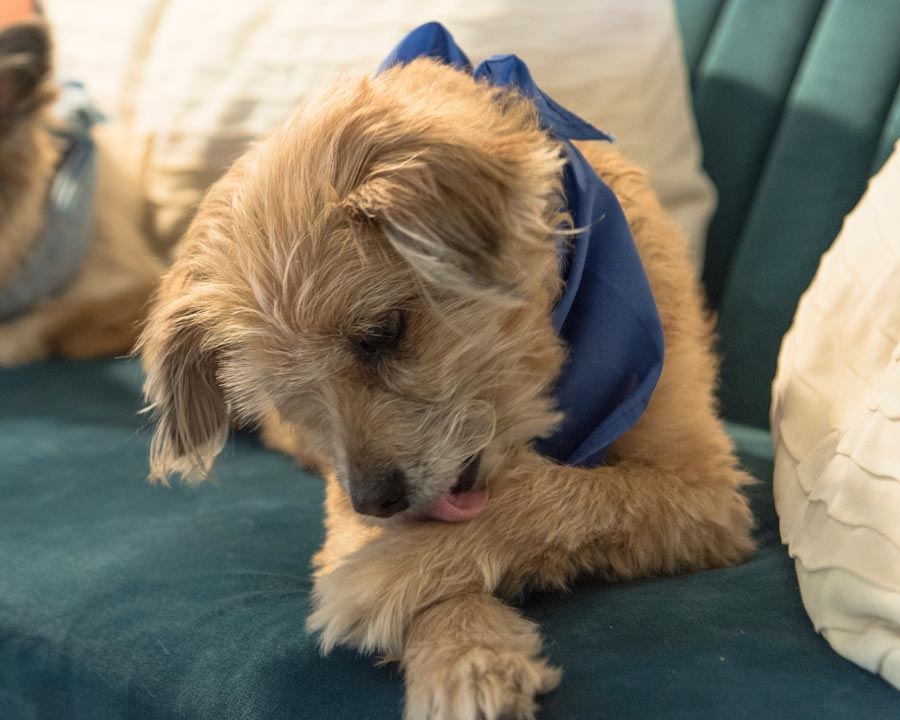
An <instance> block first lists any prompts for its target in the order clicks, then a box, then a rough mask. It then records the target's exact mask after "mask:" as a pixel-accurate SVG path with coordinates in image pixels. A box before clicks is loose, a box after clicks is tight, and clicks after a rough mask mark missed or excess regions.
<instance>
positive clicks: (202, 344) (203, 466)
mask: <svg viewBox="0 0 900 720" xmlns="http://www.w3.org/2000/svg"><path fill="white" fill-rule="evenodd" d="M195 305H196V298H195V297H194V296H193V295H192V293H191V291H190V288H189V287H188V283H187V282H186V281H185V279H184V275H183V274H179V272H178V268H177V267H176V268H175V269H174V270H173V272H172V273H171V274H170V275H169V276H167V277H166V279H165V280H164V281H163V285H162V287H161V288H160V291H159V294H158V296H157V299H156V301H155V305H154V307H153V309H152V310H151V312H150V315H149V317H148V320H147V324H146V326H145V328H144V332H143V334H142V336H141V339H140V341H139V343H138V348H137V349H138V352H140V354H141V358H142V361H143V365H144V369H145V371H146V373H147V379H146V381H145V383H144V396H145V397H146V399H147V401H148V406H147V409H148V410H149V411H150V412H151V413H152V416H153V419H154V422H155V424H156V427H155V429H154V435H153V440H152V442H151V445H150V480H151V481H157V480H158V481H161V482H163V483H167V482H168V478H169V475H171V474H172V473H180V474H181V475H182V477H183V478H184V479H185V480H187V481H188V482H191V481H199V480H203V479H205V478H206V477H207V475H208V473H209V469H210V467H211V466H212V463H213V460H214V459H215V457H216V455H218V453H219V451H220V450H221V449H222V447H223V445H224V444H225V440H226V439H227V436H228V408H227V405H226V402H225V398H224V396H223V394H222V390H221V388H220V387H219V383H218V379H217V377H216V374H217V370H218V364H219V363H218V353H217V350H216V348H215V347H213V346H212V345H211V344H210V343H209V340H208V336H207V333H206V331H205V330H204V329H203V327H202V324H201V322H200V316H199V313H198V309H197V308H196V306H195Z"/></svg>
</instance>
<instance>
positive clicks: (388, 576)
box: [306, 528, 484, 655]
mask: <svg viewBox="0 0 900 720" xmlns="http://www.w3.org/2000/svg"><path fill="white" fill-rule="evenodd" d="M434 532H435V531H434V530H431V529H429V528H425V529H423V530H422V531H421V532H417V531H414V530H408V531H405V532H404V534H403V535H402V536H401V535H393V536H389V537H382V538H378V539H376V540H374V541H372V542H371V543H369V544H368V545H366V546H365V547H363V548H361V549H359V550H357V551H356V552H354V553H352V554H351V555H349V556H348V557H347V558H346V559H345V560H344V561H343V562H342V563H341V564H340V565H338V566H337V567H336V568H334V569H333V570H332V571H331V572H328V573H323V574H321V575H319V576H318V577H317V578H316V582H315V585H314V587H313V604H314V609H313V612H312V613H311V614H310V616H309V618H308V619H307V622H306V626H307V629H308V630H309V631H310V632H314V633H318V634H319V645H320V647H321V649H322V652H324V653H328V652H329V651H330V650H331V649H332V648H333V647H334V646H335V645H339V644H340V645H348V646H350V647H354V648H356V649H358V650H360V651H362V652H367V653H368V652H380V653H384V654H387V655H395V654H398V653H400V652H401V650H402V647H403V639H404V633H405V631H406V628H407V626H408V624H409V622H410V621H411V620H412V618H413V617H415V615H416V614H417V613H418V612H419V611H420V610H422V609H423V608H425V607H428V606H429V605H432V604H434V603H435V602H438V601H440V600H442V599H443V598H445V597H448V596H450V595H454V594H458V593H460V592H465V591H469V590H471V589H474V588H477V587H479V585H483V584H484V579H483V578H482V577H480V576H479V575H478V573H477V571H476V570H475V569H474V567H473V566H472V565H471V564H466V563H460V562H457V561H456V560H457V558H456V556H454V555H453V554H452V553H451V552H448V551H447V549H446V548H445V547H444V548H443V551H442V552H436V551H435V550H436V549H438V550H440V549H441V548H440V547H438V548H436V547H435V546H436V545H437V546H442V544H443V541H442V540H441V539H440V538H435V536H434Z"/></svg>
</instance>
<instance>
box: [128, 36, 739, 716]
mask: <svg viewBox="0 0 900 720" xmlns="http://www.w3.org/2000/svg"><path fill="white" fill-rule="evenodd" d="M445 39H446V38H445ZM447 41H448V42H449V40H447ZM460 62H461V63H462V62H463V61H460ZM545 104H547V103H546V102H545ZM578 146H579V149H580V152H581V153H582V154H583V157H584V158H586V159H587V161H588V162H589V163H590V165H591V166H592V167H593V168H594V169H595V170H596V173H598V174H599V176H600V177H601V178H602V180H603V181H604V182H605V183H606V184H607V185H608V186H609V187H610V188H611V189H612V190H613V191H614V193H615V196H616V197H617V198H618V202H619V203H620V204H621V208H622V209H623V210H624V217H625V218H627V223H628V226H630V230H631V233H632V234H633V238H634V243H633V246H636V248H637V252H638V253H639V260H640V262H641V263H642V264H643V271H644V272H645V273H646V278H647V280H648V281H649V288H650V289H652V297H653V298H655V304H656V307H657V308H658V323H659V327H660V328H661V331H662V337H664V339H665V362H664V364H663V365H662V369H661V373H660V374H659V376H658V380H657V381H656V383H655V389H654V390H653V392H652V395H651V396H650V397H649V400H648V404H647V406H646V409H645V410H644V412H643V414H641V415H640V417H639V419H636V421H635V422H634V423H633V426H632V427H630V429H628V430H627V431H625V432H624V434H622V435H621V436H620V437H618V438H617V439H615V441H614V442H612V443H611V444H610V446H609V447H608V449H605V450H604V454H603V460H602V462H600V463H594V464H589V465H579V464H567V463H563V462H559V461H558V460H556V459H554V458H553V457H550V456H548V455H547V454H545V453H543V452H540V451H539V447H540V442H541V440H540V439H541V438H547V437H549V436H552V434H553V433H554V429H555V428H558V427H563V428H564V427H565V419H564V418H562V417H561V413H560V412H559V408H558V407H557V405H556V402H555V400H554V388H555V387H556V384H557V382H558V381H559V378H560V377H561V375H562V374H564V373H565V372H566V364H565V363H566V362H567V350H568V349H567V347H566V345H565V343H564V342H563V340H562V339H561V335H560V333H559V332H558V331H557V329H556V328H555V327H554V322H553V313H554V307H555V305H556V304H557V302H558V300H559V298H560V296H561V294H562V293H563V292H564V291H565V288H564V287H563V283H562V281H561V279H560V267H559V255H558V253H559V248H560V247H561V246H563V245H565V243H566V241H567V238H570V237H571V234H572V233H574V232H577V231H578V228H575V227H569V229H568V230H566V217H565V215H566V213H565V210H564V209H563V210H561V209H560V202H561V196H562V194H563V175H564V172H565V170H564V165H565V149H564V148H563V145H562V143H561V141H560V139H559V138H558V137H556V136H554V135H553V134H552V133H549V132H547V131H546V130H545V129H544V128H543V127H542V126H541V123H540V117H539V114H538V112H536V100H535V98H533V97H528V96H526V95H523V94H521V93H517V92H514V91H508V92H507V91H500V90H498V89H497V87H495V86H493V85H492V84H490V83H489V82H484V81H477V80H475V79H474V78H473V77H472V74H471V73H469V72H465V71H462V70H461V69H460V68H459V66H456V67H454V66H453V63H450V64H448V63H444V62H442V61H440V60H436V59H434V58H420V59H413V60H411V61H409V62H403V63H398V64H396V65H394V66H392V67H389V68H387V69H385V70H384V72H382V73H380V74H379V75H378V76H376V77H375V78H373V79H352V78H351V79H344V80H341V81H338V82H336V83H335V84H334V85H332V86H330V87H328V88H326V89H325V90H324V91H322V92H321V93H320V94H318V95H316V96H314V97H311V98H309V99H308V100H307V101H305V102H304V103H303V104H302V106H301V107H300V109H299V110H298V111H297V112H296V114H295V115H294V116H293V117H292V118H290V119H289V120H288V121H287V122H286V123H285V124H284V125H283V126H282V127H281V128H279V129H278V130H276V131H275V132H274V133H273V134H272V135H271V136H269V137H268V138H266V139H264V140H263V141H261V142H259V143H258V144H257V145H256V146H255V147H253V148H252V149H250V150H249V151H248V152H247V153H246V154H245V155H244V156H243V157H241V158H240V159H239V160H238V161H237V162H236V163H235V164H234V165H233V167H232V168H231V169H230V171H229V172H228V173H227V174H226V175H225V176H224V177H223V178H222V179H221V180H220V181H219V182H218V183H217V184H216V185H215V186H214V187H213V188H212V189H211V190H210V192H209V193H208V195H207V197H206V198H205V200H204V201H203V203H202V205H201V207H200V209H199V212H198V215H197V216H196V218H195V219H194V221H193V223H192V225H191V226H190V228H189V230H188V232H187V234H186V236H185V238H184V239H183V242H182V245H181V247H180V251H179V255H178V258H177V260H176V261H175V263H174V265H173V266H172V268H171V270H170V271H169V272H168V274H167V275H166V276H165V278H164V280H163V282H162V284H161V286H160V290H159V292H158V295H157V297H156V299H155V301H154V304H153V307H152V309H151V312H150V314H149V319H148V323H147V326H146V328H145V330H144V333H143V335H142V338H141V340H140V342H139V349H140V353H141V355H142V360H143V363H144V367H145V369H146V372H147V379H146V384H145V394H146V397H147V399H148V403H149V408H150V409H151V410H152V412H153V414H154V418H155V431H154V436H153V439H152V443H151V479H153V480H156V481H162V482H167V478H168V477H169V476H170V475H171V474H173V473H180V474H181V475H182V476H183V477H184V478H186V479H187V480H188V481H199V480H202V479H203V478H205V477H206V476H207V474H208V473H209V471H210V468H211V466H212V463H213V460H214V458H215V456H216V455H217V453H218V452H219V451H220V450H221V449H222V447H223V445H224V443H225V441H226V437H227V433H228V430H229V426H230V424H231V423H232V422H236V423H239V424H244V425H252V424H259V425H261V426H262V429H263V436H264V438H265V439H266V441H267V442H268V443H269V444H270V445H271V446H273V447H275V448H278V449H281V450H284V451H286V452H288V453H291V454H292V455H293V456H295V457H296V458H297V459H298V460H299V461H300V462H302V463H304V464H307V465H313V466H315V467H318V468H319V469H320V470H321V471H322V472H323V473H324V474H325V476H326V501H325V507H326V519H325V524H326V529H327V537H326V539H325V542H324V545H323V547H322V548H321V550H320V551H319V552H318V554H317V555H316V556H315V558H314V566H315V587H314V593H313V602H314V609H313V611H312V613H311V615H310V617H309V619H308V628H309V630H311V631H313V632H316V633H318V634H319V636H320V643H321V647H322V649H323V651H325V652H327V651H329V650H330V649H331V648H332V647H334V646H335V645H338V644H342V645H346V646H350V647H354V648H356V649H358V650H360V651H362V652H365V653H377V654H380V655H382V656H383V657H385V658H387V659H390V660H396V661H398V662H400V663H401V665H402V668H403V670H404V674H405V682H406V703H405V714H406V717H407V718H408V719H409V720H417V719H419V718H448V719H449V718H454V719H456V718H473V719H474V718H500V717H514V718H532V717H534V714H535V712H536V709H537V704H536V698H537V697H538V696H539V695H541V694H542V693H546V692H548V691H550V690H551V689H553V688H554V687H555V686H556V685H557V683H558V682H559V681H560V671H559V670H558V669H557V668H554V667H552V666H550V665H549V664H548V663H547V661H546V660H545V659H543V658H542V657H541V638H540V634H539V630H538V628H537V627H536V626H535V624H534V623H532V622H530V621H529V620H527V619H526V618H524V617H523V616H522V615H521V614H520V613H519V612H518V611H517V610H516V609H514V608H513V607H512V606H511V605H509V604H507V602H506V601H507V600H509V599H511V598H515V597H516V596H517V595H518V594H519V593H520V592H521V591H522V590H523V589H524V588H526V587H533V588H565V587H566V586H567V585H568V584H569V583H570V582H571V581H572V580H573V579H574V578H576V577H579V576H584V575H591V576H594V577H599V578H603V579H606V580H610V581H612V580H624V579H630V578H638V577H653V576H659V575H668V574H672V573H683V572H690V571H694V570H699V569H701V568H717V567H725V566H729V565H733V564H735V563H739V562H741V561H743V560H744V559H745V558H746V557H747V556H748V555H749V554H750V553H751V552H752V550H753V541H752V539H751V536H750V531H751V528H752V524H753V519H752V516H751V513H750V511H749V508H748V503H747V501H746V499H745V497H744V495H743V494H742V493H741V487H742V486H744V485H745V484H747V483H748V482H750V481H751V479H750V478H749V476H748V475H746V474H745V473H744V472H743V471H742V470H740V469H739V467H738V466H737V462H736V459H735V455H734V452H733V447H732V444H731V442H730V440H729V438H728V436H727V435H726V433H725V431H724V429H723V427H722V424H721V422H720V421H719V420H718V418H717V416H716V401H715V395H714V390H715V384H716V372H717V371H716V367H717V365H716V360H715V357H714V355H713V352H712V337H713V336H712V329H711V321H710V320H709V318H708V317H707V315H706V314H705V312H704V309H703V304H702V301H701V295H700V292H699V289H698V287H697V283H696V281H695V280H694V277H693V273H692V270H691V268H690V265H689V261H688V254H687V248H686V243H685V240H684V239H683V238H682V236H681V235H680V233H679V231H678V230H677V229H676V228H675V227H674V226H673V223H672V221H671V220H670V219H669V218H668V217H667V216H666V214H665V213H664V211H663V210H662V209H661V207H660V205H659V203H658V202H657V199H656V197H655V196H654V194H653V192H652V190H651V189H650V186H649V184H648V181H647V178H646V177H645V176H644V174H643V173H642V172H641V171H640V170H639V169H638V168H636V167H635V166H634V165H633V164H632V163H631V162H629V161H628V160H627V159H625V158H624V157H622V156H621V155H620V154H619V153H618V152H617V151H616V150H615V148H614V147H613V146H612V145H610V144H609V143H606V142H597V141H586V142H583V143H578ZM591 172H593V171H591ZM569 225H570V226H571V222H570V223H569ZM601 380H602V379H601V378H597V381H598V383H599V382H600V381H601ZM589 390H590V389H589V388H584V391H585V392H586V393H587V392H589Z"/></svg>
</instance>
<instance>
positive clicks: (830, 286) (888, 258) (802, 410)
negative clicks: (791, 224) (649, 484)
mask: <svg viewBox="0 0 900 720" xmlns="http://www.w3.org/2000/svg"><path fill="white" fill-rule="evenodd" d="M773 395H774V403H773V407H772V417H771V420H772V432H773V439H774V442H775V503H776V507H777V510H778V513H779V516H780V521H781V536H782V539H783V540H784V542H785V543H786V544H787V545H788V548H789V552H790V554H791V556H792V557H793V558H794V559H795V565H796V569H797V576H798V578H799V581H800V591H801V593H802V595H803V603H804V605H805V606H806V609H807V611H808V612H809V615H810V617H811V618H812V621H813V623H814V624H815V627H816V629H817V630H818V631H819V632H821V633H822V634H823V635H824V636H825V637H826V639H827V640H828V642H830V643H831V645H832V647H833V648H834V649H835V650H837V651H838V652H839V653H841V654H842V655H844V656H845V657H847V658H849V659H850V660H853V661H854V662H856V663H858V664H859V665H861V666H862V667H864V668H866V669H867V670H870V671H872V672H877V673H880V674H881V675H883V676H884V677H885V678H886V679H887V680H888V681H889V682H891V683H893V684H894V685H895V686H897V687H898V688H900V144H898V145H897V146H896V147H895V149H894V153H893V155H892V156H891V158H890V159H889V160H888V162H887V164H886V165H885V167H884V168H883V169H882V170H881V172H880V173H879V174H878V175H877V176H876V177H875V178H873V179H872V181H871V182H870V184H869V189H868V190H867V192H866V194H865V195H864V196H863V198H862V200H860V202H859V205H857V207H856V209H855V210H854V211H853V212H852V213H850V215H848V216H847V219H846V220H845V222H844V227H843V229H842V230H841V232H840V234H839V235H838V238H837V240H836V241H835V243H834V245H833V246H832V248H831V249H830V250H829V251H828V252H827V253H826V254H825V255H824V256H823V258H822V262H821V264H820V266H819V270H818V273H817V274H816V277H815V279H814V280H813V283H812V285H811V286H810V288H809V289H808V290H807V291H806V293H805V295H804V296H803V298H802V299H801V301H800V305H799V308H798V310H797V315H796V317H795V318H794V324H793V327H792V328H791V330H790V332H788V334H787V335H786V336H785V339H784V343H783V344H782V347H781V355H780V357H779V361H778V374H777V376H776V378H775V383H774V386H773Z"/></svg>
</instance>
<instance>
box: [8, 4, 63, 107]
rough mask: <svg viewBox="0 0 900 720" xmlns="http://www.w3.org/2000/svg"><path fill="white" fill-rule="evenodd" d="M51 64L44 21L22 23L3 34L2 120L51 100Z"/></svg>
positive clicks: (48, 36) (47, 34) (49, 47)
mask: <svg viewBox="0 0 900 720" xmlns="http://www.w3.org/2000/svg"><path fill="white" fill-rule="evenodd" d="M50 65H51V43H50V35H49V33H48V31H47V26H46V25H45V24H44V23H43V22H40V21H38V20H33V21H25V22H20V23H17V24H15V25H12V26H10V27H8V28H6V29H4V30H2V31H0V120H4V119H8V118H11V117H12V116H15V115H20V114H27V113H29V112H31V111H32V110H33V109H35V108H36V107H38V106H40V105H42V104H43V103H44V102H45V101H46V100H47V99H49V92H46V91H45V90H44V81H45V80H46V79H47V77H48V76H49V74H50Z"/></svg>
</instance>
